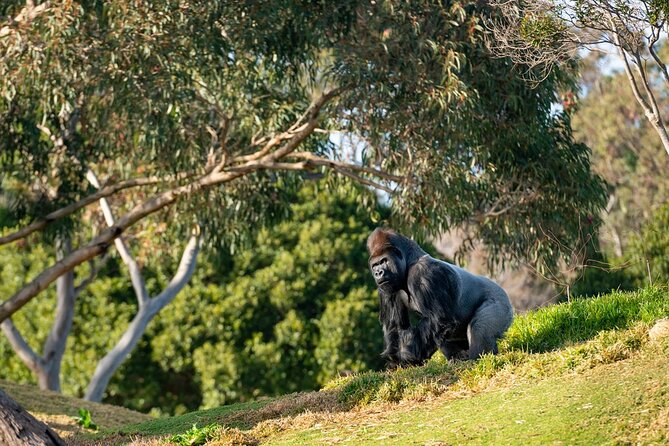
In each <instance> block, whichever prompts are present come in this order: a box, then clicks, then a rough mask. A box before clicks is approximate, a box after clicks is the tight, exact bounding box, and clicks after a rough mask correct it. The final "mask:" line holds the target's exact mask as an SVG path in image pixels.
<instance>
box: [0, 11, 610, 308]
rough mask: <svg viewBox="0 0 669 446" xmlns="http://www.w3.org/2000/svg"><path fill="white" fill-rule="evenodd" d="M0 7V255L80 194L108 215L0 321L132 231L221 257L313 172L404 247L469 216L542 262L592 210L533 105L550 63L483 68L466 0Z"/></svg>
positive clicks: (68, 210) (59, 230) (584, 187)
mask: <svg viewBox="0 0 669 446" xmlns="http://www.w3.org/2000/svg"><path fill="white" fill-rule="evenodd" d="M1 8H2V10H1V12H0V13H1V14H2V16H4V17H7V19H4V21H3V22H2V24H1V25H0V36H2V38H1V39H0V48H1V49H2V51H0V54H2V56H0V75H1V76H2V78H3V84H2V85H1V86H0V128H2V132H0V147H1V148H2V172H3V177H2V188H3V192H6V193H8V194H9V193H10V192H11V194H13V195H15V196H16V197H18V198H17V199H15V200H14V201H13V202H12V204H13V206H12V208H11V213H12V217H13V219H14V220H15V221H16V222H17V229H16V230H15V231H13V232H10V233H7V234H6V235H5V236H4V237H1V238H0V243H10V242H15V241H17V240H21V239H25V238H26V237H29V236H30V235H31V234H35V233H36V232H41V233H43V234H44V236H45V238H46V239H49V238H52V239H53V238H54V237H57V236H70V235H72V234H83V233H84V231H83V230H82V228H81V221H80V220H81V219H80V218H77V216H78V215H80V214H81V212H82V209H84V208H86V207H87V206H90V205H92V204H94V203H96V202H98V201H99V200H100V199H102V198H107V199H110V201H111V202H112V203H116V207H117V209H116V210H115V212H116V213H117V215H118V217H117V218H116V220H115V222H114V224H113V225H112V226H110V227H108V228H106V229H104V230H101V231H100V232H99V233H97V234H95V235H93V236H91V237H90V239H88V241H82V242H80V243H79V245H78V246H77V247H76V248H74V249H73V250H72V251H71V252H70V253H68V254H66V255H64V256H63V258H62V259H60V260H58V261H57V262H55V263H54V264H53V265H51V266H48V267H46V268H45V269H44V270H43V271H41V272H40V273H39V274H37V275H35V276H34V277H32V278H31V279H30V280H29V281H27V282H26V283H25V284H23V285H22V286H21V287H19V289H18V290H17V291H16V292H15V293H14V294H13V295H11V296H9V297H8V298H7V299H6V300H5V301H4V302H3V303H2V304H1V305H0V320H5V319H7V318H8V317H10V316H11V315H13V314H14V313H15V312H16V311H18V310H19V309H20V308H21V307H22V306H24V305H25V304H27V303H28V302H29V301H30V300H31V299H33V298H34V297H35V296H36V295H37V294H38V293H40V292H41V291H43V290H45V289H46V288H47V287H48V286H49V284H51V283H53V282H54V281H55V280H57V279H58V278H59V277H61V276H63V275H64V274H66V273H68V272H70V271H73V270H75V269H76V268H78V267H79V265H82V264H84V263H86V262H87V261H88V260H90V259H93V258H96V257H99V256H100V255H102V254H103V253H105V252H106V251H107V250H108V249H109V247H110V246H111V244H112V243H113V242H114V241H115V240H116V239H118V237H120V236H121V235H122V234H125V235H126V236H129V235H132V231H133V230H134V231H137V228H138V226H139V225H141V224H146V225H150V224H155V223H156V222H157V221H162V222H166V221H169V222H170V226H171V227H172V229H174V230H175V231H176V230H179V229H181V230H184V231H183V232H185V229H186V228H190V227H191V226H192V225H193V224H194V223H196V222H197V223H199V224H201V225H202V228H203V230H204V234H205V235H206V236H207V238H208V240H207V242H208V243H209V244H210V245H213V246H221V245H225V246H228V247H234V248H238V247H239V246H242V245H243V243H244V242H245V241H248V240H249V239H250V238H252V237H253V235H254V231H253V230H252V229H253V228H255V227H258V225H259V224H261V223H263V222H266V221H267V220H271V219H273V218H277V217H280V216H281V215H284V214H285V212H286V205H287V197H289V196H290V192H291V191H294V190H296V188H297V187H298V186H299V185H300V184H301V183H302V182H303V181H304V180H305V178H307V177H309V175H313V174H314V173H315V174H317V175H328V176H329V175H330V173H334V174H337V175H338V176H339V177H342V178H346V179H349V180H352V181H354V182H358V183H361V184H364V185H367V186H369V187H372V188H375V189H378V190H381V191H384V192H385V193H387V194H389V197H390V200H391V204H392V207H393V216H394V219H393V222H394V224H397V225H400V226H404V227H411V228H413V230H414V231H415V233H416V234H417V235H419V236H420V235H421V234H427V233H436V232H441V231H443V230H445V229H447V228H448V227H452V226H460V225H463V224H470V225H472V227H473V228H475V234H476V235H477V236H478V237H479V238H481V239H482V240H484V241H485V242H486V243H487V245H488V246H491V247H493V248H492V249H491V253H492V256H493V257H494V258H499V257H514V258H526V259H527V258H529V259H531V260H534V261H536V262H538V263H545V264H551V263H554V262H555V261H556V259H557V258H558V257H559V255H560V254H561V252H563V251H564V249H563V248H564V247H565V246H569V245H572V244H574V243H575V240H576V238H577V237H578V234H579V233H580V226H581V225H582V222H583V221H587V220H588V216H590V215H596V214H597V213H598V212H597V211H598V209H600V208H601V206H602V205H603V200H604V188H603V183H602V181H601V179H600V178H599V177H597V176H596V175H594V174H593V173H592V172H591V170H590V164H589V159H588V150H587V147H585V146H583V145H581V144H576V143H574V141H573V138H572V135H571V128H570V122H569V116H568V115H567V114H561V113H557V114H556V113H553V112H552V105H553V103H554V102H555V101H556V99H557V93H558V90H559V89H561V88H566V87H568V86H570V85H572V83H573V78H572V77H571V75H570V74H569V73H568V72H566V71H564V70H561V68H560V67H556V68H555V69H554V70H553V71H551V73H550V75H549V76H548V78H547V81H546V82H544V83H543V84H542V85H541V86H540V87H538V88H535V89H533V88H530V87H531V85H528V83H527V82H526V81H525V80H524V79H522V78H521V77H520V76H518V74H517V73H516V71H515V68H514V67H513V66H512V64H510V63H509V61H508V60H504V59H495V58H491V57H490V55H489V53H488V52H487V51H486V49H485V47H484V45H483V38H484V36H485V30H484V29H483V28H482V27H481V23H482V21H483V20H484V19H485V18H486V17H488V16H489V14H490V10H489V9H488V8H487V7H486V6H485V5H481V4H479V3H478V2H473V1H472V2H466V3H464V4H463V3H460V2H452V3H448V4H437V5H434V4H431V3H429V2H425V3H423V2H412V3H410V4H407V3H402V2H384V3H379V2H365V1H361V2H358V1H349V2H344V3H341V2H340V3H338V5H337V7H336V8H333V7H331V5H326V4H322V3H309V4H299V5H298V4H295V5H292V4H291V5H286V4H285V2H276V1H270V2H266V3H263V4H262V5H258V4H256V3H255V2H227V1H214V2H204V1H194V2H188V3H184V2H182V1H177V0H163V1H158V2H150V3H146V2H144V3H141V4H138V3H137V2H130V1H128V0H116V1H113V2H107V3H103V2H90V1H73V2H52V1H44V2H40V3H39V4H36V3H35V2H32V1H29V2H26V3H25V4H23V3H22V2H18V1H11V2H6V3H4V4H3V6H2V7H1ZM335 133H336V134H339V135H341V134H344V135H347V136H350V137H351V138H349V139H354V140H356V141H359V142H360V144H356V146H355V147H353V149H355V150H354V151H355V153H351V150H350V149H352V148H351V147H348V146H345V147H338V145H337V143H336V141H337V138H331V135H333V134H335ZM339 140H346V138H339ZM89 169H90V170H93V171H95V172H98V173H99V174H100V176H101V177H102V178H103V181H102V187H101V188H100V189H99V190H97V191H95V190H94V189H93V188H92V187H91V186H90V185H89V183H88V182H87V181H86V173H87V172H88V171H89ZM366 203H367V205H368V206H370V207H373V206H375V200H374V199H372V198H368V199H367V201H366ZM250 229H251V230H250ZM556 241H558V243H556Z"/></svg>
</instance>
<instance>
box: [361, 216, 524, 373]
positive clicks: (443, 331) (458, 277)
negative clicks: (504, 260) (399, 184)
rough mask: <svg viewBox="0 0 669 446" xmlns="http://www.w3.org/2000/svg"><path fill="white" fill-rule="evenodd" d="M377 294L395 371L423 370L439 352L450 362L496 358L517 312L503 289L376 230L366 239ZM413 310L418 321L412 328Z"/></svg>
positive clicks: (388, 354) (397, 236) (387, 354)
mask: <svg viewBox="0 0 669 446" xmlns="http://www.w3.org/2000/svg"><path fill="white" fill-rule="evenodd" d="M367 250H368V251H369V255H370V258H369V267H370V269H371V272H372V275H373V276H374V281H375V282H376V285H377V287H378V291H379V302H380V311H379V320H380V322H381V326H382V327H383V341H384V351H383V353H382V354H381V356H382V357H384V358H385V359H386V360H387V361H388V363H389V365H390V366H391V367H394V366H402V365H419V364H423V363H424V362H425V361H426V360H427V359H429V358H430V357H431V356H432V354H433V353H434V352H435V351H437V349H439V350H440V351H441V352H442V353H443V354H444V356H446V357H447V358H448V359H454V358H456V359H457V358H460V357H462V356H464V353H465V351H467V350H468V357H469V359H476V358H478V357H479V356H481V355H482V354H484V353H493V354H496V353H497V340H498V339H499V338H501V337H502V336H503V335H504V332H505V331H506V330H507V329H508V328H509V326H510V325H511V321H512V320H513V308H512V307H511V303H510V302H509V298H508V296H507V295H506V293H505V292H504V290H503V289H502V288H501V287H500V286H499V285H497V284H496V283H495V282H493V281H492V280H490V279H487V278H485V277H482V276H476V275H474V274H471V273H469V272H467V271H465V270H463V269H461V268H459V267H457V266H455V265H452V264H450V263H446V262H444V261H441V260H437V259H435V258H433V257H431V256H430V255H428V254H427V253H426V252H425V251H424V250H423V249H422V248H421V247H420V246H419V245H418V244H417V243H416V242H415V241H413V240H411V239H409V238H407V237H404V236H402V235H400V234H398V233H396V232H395V231H393V230H391V229H382V228H377V229H376V230H374V232H372V234H371V235H370V236H369V238H368V239H367ZM409 310H411V311H413V312H415V314H416V315H417V316H418V318H419V320H418V322H417V323H416V324H415V325H414V326H412V325H411V322H410V319H409Z"/></svg>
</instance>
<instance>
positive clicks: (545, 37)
mask: <svg viewBox="0 0 669 446" xmlns="http://www.w3.org/2000/svg"><path fill="white" fill-rule="evenodd" d="M519 31H520V35H521V37H522V38H523V39H525V40H526V41H527V42H529V43H530V44H532V45H533V46H535V47H542V46H545V45H555V44H556V40H559V39H560V37H561V35H562V33H563V32H564V31H566V27H565V25H564V23H563V22H562V21H561V20H560V19H559V18H556V17H555V16H554V15H551V14H550V13H549V12H546V14H545V15H542V16H530V15H527V16H525V17H523V19H522V21H521V23H520V30H519Z"/></svg>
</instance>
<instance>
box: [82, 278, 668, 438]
mask: <svg viewBox="0 0 669 446" xmlns="http://www.w3.org/2000/svg"><path fill="white" fill-rule="evenodd" d="M667 317H669V292H668V290H667V289H666V288H657V287H654V288H648V289H644V290H640V291H638V292H635V293H618V292H615V293H611V294H608V295H606V296H602V297H599V298H594V299H586V300H577V301H574V302H572V303H569V304H561V305H556V306H552V307H547V308H545V309H542V310H539V311H537V312H533V313H528V314H526V315H523V316H520V317H518V318H517V320H516V321H515V322H514V324H513V326H512V328H511V329H510V331H509V333H508V336H507V338H506V339H505V340H504V341H503V343H502V345H501V348H500V354H499V355H497V356H485V357H483V358H482V359H480V360H478V361H462V362H448V361H446V360H445V359H444V358H443V357H442V356H441V355H435V357H434V358H433V359H432V360H430V361H429V362H428V364H426V365H425V366H423V367H412V368H406V369H399V370H396V371H392V372H368V373H363V374H359V375H355V376H352V377H346V378H342V379H340V380H337V381H334V382H332V383H331V384H330V385H328V386H327V387H326V389H323V390H322V391H320V392H307V393H302V394H294V395H288V396H284V397H280V398H274V399H266V400H261V401H256V402H252V403H244V404H236V405H230V406H224V407H220V408H216V409H211V410H206V411H198V412H193V413H190V414H186V415H184V416H181V417H172V418H166V419H158V420H152V421H148V422H144V423H141V424H134V425H126V426H122V427H119V428H114V429H112V430H108V431H105V432H103V433H101V434H98V435H96V436H95V437H93V438H92V437H90V436H84V435H77V436H75V437H74V438H73V439H72V442H73V444H76V445H87V446H88V445H92V444H102V445H106V444H110V445H111V444H127V443H130V442H132V443H133V444H135V445H149V444H157V442H156V439H163V440H164V439H166V438H167V437H169V436H172V435H175V434H179V435H180V437H173V438H172V439H173V440H174V441H175V442H180V443H181V444H203V443H204V442H205V441H209V443H210V444H216V445H223V444H258V443H259V442H261V443H263V444H288V445H291V444H294V445H298V444H300V445H301V444H356V445H357V444H398V445H400V444H402V445H403V444H431V445H441V444H443V445H445V444H523V445H525V444H537V445H539V444H550V443H564V444H610V443H615V444H618V443H622V444H666V443H668V442H669V421H668V420H669V373H668V371H669V336H668V334H669V320H667V319H663V318H667ZM662 327H664V328H662ZM649 333H653V334H652V335H649ZM662 333H664V334H662ZM194 424H196V425H197V427H196V428H193V425H194ZM200 440H201V443H197V441H200ZM160 441H162V440H160Z"/></svg>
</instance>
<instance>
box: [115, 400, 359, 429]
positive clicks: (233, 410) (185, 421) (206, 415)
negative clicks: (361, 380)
mask: <svg viewBox="0 0 669 446" xmlns="http://www.w3.org/2000/svg"><path fill="white" fill-rule="evenodd" d="M348 408H349V407H348V406H346V405H345V404H342V402H341V401H340V400H339V398H338V392H335V391H332V390H322V391H320V392H301V393H294V394H290V395H284V396H282V397H278V398H265V399H261V400H258V401H252V402H247V403H238V404H231V405H228V406H222V407H218V408H215V409H206V410H199V411H196V412H191V413H188V414H185V415H182V416H178V417H169V418H159V419H156V420H151V421H147V422H143V423H138V424H131V425H127V426H124V427H123V428H121V429H118V430H115V432H120V433H124V434H131V435H132V434H137V435H143V436H162V435H172V434H177V433H181V432H184V431H186V430H188V429H189V428H191V427H192V426H193V425H197V426H200V427H201V426H206V425H209V424H218V425H221V426H223V427H226V428H237V429H243V430H248V429H251V428H253V427H254V426H255V425H257V424H258V423H261V422H263V421H266V420H269V419H274V418H279V417H285V416H293V415H298V414H301V413H304V412H306V411H310V412H330V413H335V412H341V411H345V410H347V409H348ZM103 436H104V433H103Z"/></svg>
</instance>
